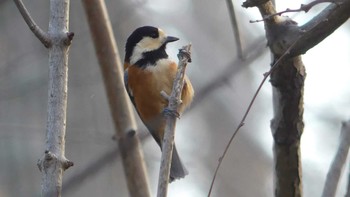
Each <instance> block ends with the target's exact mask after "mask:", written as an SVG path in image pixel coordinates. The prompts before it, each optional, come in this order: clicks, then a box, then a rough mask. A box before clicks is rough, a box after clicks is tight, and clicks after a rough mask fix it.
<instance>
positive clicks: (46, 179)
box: [14, 0, 74, 197]
mask: <svg viewBox="0 0 350 197" xmlns="http://www.w3.org/2000/svg"><path fill="white" fill-rule="evenodd" d="M14 1H15V3H16V6H17V8H18V9H19V11H20V13H21V14H22V16H23V18H24V20H25V21H26V23H27V25H28V26H29V28H30V30H31V31H32V32H33V33H34V34H35V35H36V36H37V37H38V39H39V40H40V41H41V42H42V43H43V44H44V45H45V46H46V47H47V48H49V90H48V106H47V128H46V144H45V152H44V155H43V157H42V158H41V159H39V160H38V167H39V170H40V171H41V173H42V175H41V182H42V183H41V189H42V190H41V194H42V196H44V197H51V196H58V197H60V196H61V190H62V175H63V171H64V170H66V169H68V168H69V167H71V166H72V165H73V162H71V161H69V160H67V159H66V158H65V134H66V110H67V91H68V90H67V83H68V50H69V46H70V44H71V41H72V39H73V36H74V33H72V32H68V25H69V0H51V1H50V20H49V31H48V33H45V32H43V31H42V30H41V29H40V28H39V26H38V25H36V23H35V22H34V20H33V19H32V18H31V16H30V14H29V13H28V10H27V9H26V8H25V6H24V4H23V3H22V1H21V0H14Z"/></svg>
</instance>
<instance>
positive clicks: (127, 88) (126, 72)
mask: <svg viewBox="0 0 350 197" xmlns="http://www.w3.org/2000/svg"><path fill="white" fill-rule="evenodd" d="M128 79H129V75H128V69H126V70H125V72H124V85H125V90H126V92H127V93H128V95H129V97H130V100H131V102H132V104H133V105H134V106H135V101H134V96H133V95H132V92H131V91H130V89H129V84H128Z"/></svg>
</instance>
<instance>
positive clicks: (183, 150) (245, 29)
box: [0, 0, 350, 197]
mask: <svg viewBox="0 0 350 197" xmlns="http://www.w3.org/2000/svg"><path fill="white" fill-rule="evenodd" d="M242 2H243V1H234V5H235V11H236V15H237V17H238V23H239V24H238V25H239V31H240V34H241V42H242V45H243V52H244V53H243V54H244V56H245V59H244V60H243V59H240V58H239V57H238V55H237V48H236V42H235V37H234V33H233V28H232V26H231V21H230V17H229V13H228V8H227V5H226V2H225V1H223V0H222V1H210V0H193V1H188V0H177V1H175V0H119V1H117V0H114V1H113V0H106V4H107V7H108V11H109V15H110V18H111V21H112V24H113V30H114V35H115V37H116V39H117V44H118V48H119V52H120V55H121V57H122V59H123V57H124V44H125V40H126V39H127V37H128V35H129V34H130V33H131V32H132V31H133V30H134V29H135V28H137V27H139V26H143V25H153V26H157V27H160V28H162V29H163V30H164V31H165V32H167V33H168V35H172V36H176V37H179V38H181V39H180V41H178V42H175V43H172V44H170V45H168V52H169V54H170V56H171V57H172V58H174V59H176V54H177V51H178V48H180V47H181V46H183V45H185V44H187V43H188V42H191V43H192V44H193V55H192V59H193V63H191V64H190V65H189V67H188V69H187V74H188V75H189V77H190V78H191V80H192V83H193V85H194V88H195V91H196V93H197V95H196V99H195V102H194V103H193V105H192V107H191V108H190V109H189V110H188V111H187V112H186V113H185V115H184V116H183V117H182V118H181V119H180V120H179V121H178V125H177V131H176V143H177V147H178V151H179V153H180V155H181V157H182V160H183V162H184V164H185V165H186V166H187V168H188V170H189V172H190V174H189V176H187V177H186V178H185V179H182V180H180V181H176V182H174V183H172V184H171V185H170V187H169V196H170V197H175V196H181V197H202V196H206V195H207V193H208V190H209V186H210V183H211V179H212V177H213V174H214V170H215V168H216V165H217V163H218V158H219V157H220V155H221V154H222V152H223V150H224V148H225V146H226V144H227V142H228V140H229V138H230V137H231V135H232V133H233V131H234V130H235V128H236V127H237V125H238V123H239V121H240V120H241V118H242V116H243V113H244V111H245V110H246V108H247V106H248V104H249V102H250V100H251V98H252V96H253V94H254V92H255V91H256V89H257V87H258V84H259V83H260V81H261V80H262V78H263V73H264V72H266V71H268V69H269V65H270V54H269V51H268V48H266V40H265V35H264V27H263V23H249V20H256V19H260V18H261V17H260V15H259V12H258V10H257V9H256V8H254V9H248V10H247V9H243V8H242V7H241V6H240V5H241V4H242ZM24 3H25V4H26V6H27V9H28V10H29V11H30V13H31V15H32V17H33V18H34V19H35V21H36V22H37V24H38V25H39V26H41V28H43V29H44V30H46V29H47V26H48V18H49V17H48V16H49V1H47V0H30V1H29V0H27V1H24ZM282 3H283V4H282ZM301 3H307V2H304V1H300V0H297V1H287V2H286V1H277V9H278V10H285V9H286V8H298V7H299V6H300V4H301ZM324 7H325V5H318V6H316V7H314V8H313V9H312V10H311V11H310V12H309V13H307V14H304V13H300V14H297V15H295V14H291V15H289V16H291V17H292V18H293V19H294V20H296V21H297V22H298V23H299V24H303V23H304V22H306V21H307V20H309V19H310V18H311V17H313V16H315V15H316V14H317V13H318V12H320V11H321V10H322V9H323V8H324ZM70 8H71V9H70V31H73V32H74V33H75V37H74V40H73V44H72V46H71V48H70V55H69V87H68V111H67V135H66V157H67V158H68V159H70V160H72V161H73V162H74V167H72V168H70V169H69V170H67V171H66V172H65V173H64V180H63V181H64V183H63V187H64V188H63V196H69V197H71V196H72V197H82V196H106V197H108V196H128V191H127V187H126V182H125V178H124V172H123V168H122V164H121V160H120V157H119V156H118V150H117V144H116V143H115V141H113V140H112V136H113V133H114V128H113V123H112V121H111V116H110V111H109V108H108V103H107V99H106V93H105V89H104V84H103V80H102V78H101V72H100V70H99V66H98V62H97V59H96V56H95V51H94V48H93V44H92V40H91V36H90V32H89V28H88V24H87V21H86V17H85V13H84V10H83V7H82V4H81V2H80V1H75V0H72V1H71V6H70ZM349 32H350V24H349V21H348V22H347V23H346V24H344V25H343V26H342V27H341V28H339V29H338V30H337V31H335V32H334V33H333V34H332V35H331V36H329V37H328V38H327V39H325V40H324V41H323V42H322V43H321V44H319V45H318V46H316V47H314V48H313V49H311V50H310V51H309V52H308V53H307V54H306V55H304V56H303V60H304V64H305V66H306V71H307V78H306V83H305V84H306V86H305V113H304V118H305V129H304V134H303V136H302V144H301V155H302V166H303V188H304V194H305V196H307V197H309V196H312V197H313V196H320V194H321V192H322V189H323V185H324V180H325V177H326V173H327V171H328V168H329V165H330V163H331V161H332V159H333V157H334V155H335V151H336V149H337V146H338V141H339V134H340V127H341V121H344V120H348V119H349V118H350V56H349V51H350V37H349ZM47 85H48V53H47V49H46V48H45V47H44V46H43V45H42V44H41V43H40V42H39V41H38V40H37V38H36V37H35V36H34V35H33V34H32V32H31V31H30V30H29V28H28V27H27V25H26V24H25V22H24V20H23V19H22V16H21V15H20V14H19V12H18V10H17V8H16V7H15V5H14V2H13V1H10V0H0V197H7V196H15V197H22V196H23V197H24V196H25V197H37V196H40V192H41V190H40V181H41V180H40V179H41V178H40V172H39V170H38V168H37V166H36V163H37V160H38V158H40V157H41V156H42V154H43V151H44V142H45V129H46V107H47ZM271 118H272V97H271V86H270V84H269V83H266V84H265V85H264V87H263V89H262V91H261V92H260V94H259V96H258V98H257V100H256V102H255V104H254V106H253V108H252V111H251V112H250V114H249V115H248V118H247V120H246V122H245V123H246V124H245V125H244V127H243V128H242V129H241V130H240V131H239V133H238V135H237V136H236V138H235V139H234V141H233V144H232V145H231V147H230V149H229V151H228V154H227V156H226V157H225V159H224V162H223V164H222V166H221V169H220V171H219V173H218V177H217V179H216V182H215V186H214V191H213V194H212V196H220V197H224V196H239V197H245V196H246V197H250V196H273V156H272V137H271V132H270V128H269V126H270V120H271ZM139 128H140V129H139V130H140V131H139V132H140V135H142V136H145V135H146V134H147V131H146V129H145V127H144V126H143V125H142V123H141V122H140V121H139ZM142 145H143V151H144V157H145V160H146V165H147V171H148V174H149V181H150V186H151V191H152V194H153V195H155V194H156V187H157V179H158V170H159V163H160V150H159V147H158V146H157V144H156V143H155V142H154V140H153V139H152V138H151V137H144V138H143V139H142ZM348 171H349V164H348V163H347V165H346V167H345V171H344V173H343V176H342V181H341V183H340V185H339V188H338V193H337V196H343V195H344V192H345V188H346V186H347V182H348V180H347V179H348Z"/></svg>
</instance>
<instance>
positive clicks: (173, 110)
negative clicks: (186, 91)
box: [157, 44, 191, 197]
mask: <svg viewBox="0 0 350 197" xmlns="http://www.w3.org/2000/svg"><path fill="white" fill-rule="evenodd" d="M178 58H179V64H178V70H177V73H176V77H175V79H174V82H173V88H172V91H171V94H170V96H169V100H168V101H169V104H168V107H167V108H166V113H165V118H166V127H165V130H164V137H163V144H162V157H161V163H160V170H159V180H158V192H157V197H166V196H167V192H168V183H169V174H170V166H171V158H172V157H171V156H172V154H173V147H174V134H175V125H176V119H177V117H178V113H177V109H178V106H179V104H180V102H179V101H180V99H181V93H182V88H183V85H184V77H185V71H186V66H187V63H188V62H189V61H190V59H191V44H189V45H187V46H184V47H183V48H182V49H180V50H179V54H178ZM163 94H164V93H163Z"/></svg>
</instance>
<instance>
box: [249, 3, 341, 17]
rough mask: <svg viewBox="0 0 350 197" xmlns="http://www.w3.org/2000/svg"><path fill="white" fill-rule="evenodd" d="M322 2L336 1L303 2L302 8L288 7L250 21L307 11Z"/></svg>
mask: <svg viewBox="0 0 350 197" xmlns="http://www.w3.org/2000/svg"><path fill="white" fill-rule="evenodd" d="M320 3H335V1H334V0H315V1H312V2H310V3H308V4H301V5H300V8H298V9H290V8H287V9H286V10H284V11H281V12H277V13H274V14H271V15H268V16H266V17H264V18H263V19H260V20H255V21H252V20H251V21H249V22H250V23H256V22H262V21H265V20H267V19H269V18H271V17H273V16H277V15H278V16H281V15H282V14H284V13H288V12H301V11H304V12H305V13H307V12H308V11H309V10H310V9H311V8H312V7H314V6H315V5H317V4H320Z"/></svg>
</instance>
